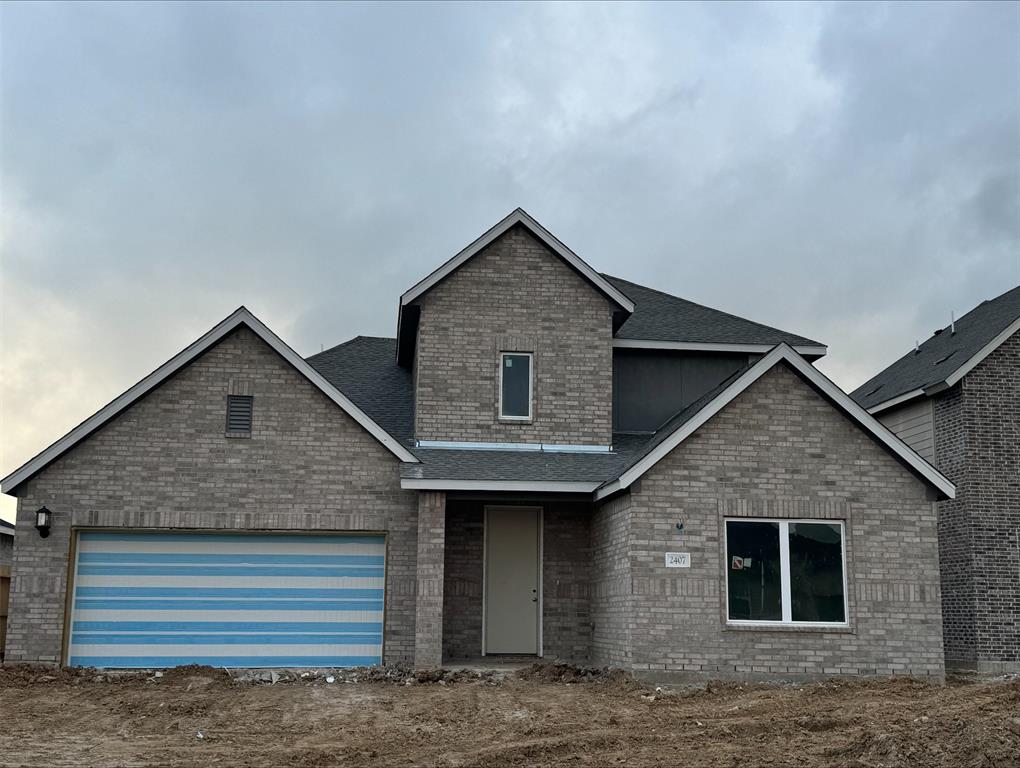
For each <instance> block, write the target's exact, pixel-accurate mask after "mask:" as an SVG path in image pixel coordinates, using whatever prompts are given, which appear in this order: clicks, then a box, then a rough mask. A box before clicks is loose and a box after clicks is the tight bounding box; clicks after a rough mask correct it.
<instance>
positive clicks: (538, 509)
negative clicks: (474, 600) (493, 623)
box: [482, 504, 545, 658]
mask: <svg viewBox="0 0 1020 768" xmlns="http://www.w3.org/2000/svg"><path fill="white" fill-rule="evenodd" d="M490 509H514V510H534V511H535V513H536V514H537V516H538V602H537V606H538V607H537V610H538V657H539V658H542V657H543V656H544V655H545V653H544V649H543V647H542V645H543V637H542V628H543V626H542V625H543V624H544V623H545V622H544V621H543V618H544V616H545V607H544V602H543V601H544V597H543V595H542V592H543V591H544V588H543V581H542V580H543V577H544V575H545V573H544V572H545V508H544V507H542V506H541V505H539V504H486V505H485V506H484V507H483V514H482V518H483V523H482V656H485V655H486V650H485V636H486V634H488V632H487V619H488V615H487V612H486V606H485V604H486V602H487V600H488V594H489V583H488V582H489V510H490Z"/></svg>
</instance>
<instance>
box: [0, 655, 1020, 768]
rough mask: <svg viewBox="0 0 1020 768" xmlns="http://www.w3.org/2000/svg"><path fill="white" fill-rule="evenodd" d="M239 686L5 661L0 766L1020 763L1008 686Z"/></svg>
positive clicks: (355, 675)
mask: <svg viewBox="0 0 1020 768" xmlns="http://www.w3.org/2000/svg"><path fill="white" fill-rule="evenodd" d="M262 674H266V675H267V676H268V680H267V681H265V683H264V684H262V683H263V680H262V677H261V675H262ZM273 674H275V675H276V676H277V678H276V683H275V684H273V681H272V676H273ZM240 675H241V673H239V672H235V673H233V674H232V675H231V676H230V677H228V676H227V674H226V673H225V672H224V671H223V670H220V669H213V668H209V667H187V668H179V669H176V670H167V671H166V672H165V673H164V674H163V675H162V676H161V677H158V678H157V677H156V676H155V674H152V673H136V674H128V675H122V674H115V675H108V674H105V673H97V672H96V671H95V670H55V669H52V668H49V667H27V666H12V667H4V668H0V712H3V713H4V727H3V728H2V729H0V764H3V765H24V766H43V765H45V766H52V767H53V768H61V767H63V766H66V767H68V768H70V766H82V765H87V766H90V768H121V767H122V766H125V765H134V766H141V765H160V766H167V767H168V768H169V767H171V766H175V767H180V768H183V767H184V766H188V767H191V766H204V765H209V766H213V765H243V766H247V768H277V766H295V767H297V766H308V767H309V768H311V767H313V766H316V767H317V766H335V765H358V766H366V767H370V766H378V767H379V768H385V767H386V766H395V765H448V766H476V765H485V766H491V767H492V768H520V766H522V765H536V766H577V765H585V766H591V767H592V768H617V767H618V766H620V765H628V766H674V765H683V766H684V768H714V767H715V766H719V765H726V766H739V767H740V768H766V767H768V768H773V767H774V766H777V765H781V766H787V765H790V766H793V765H796V766H799V767H800V768H830V767H839V768H863V766H874V767H875V768H877V767H878V766H885V768H895V767H897V766H902V767H903V768H907V767H908V766H922V765H923V766H926V768H979V767H980V768H984V767H985V766H987V767H988V768H1005V767H1006V766H1020V759H1018V756H1020V681H1015V680H1014V681H1012V682H998V683H994V684H973V683H971V684H964V685H947V686H941V685H935V684H927V683H923V682H918V681H914V680H906V679H885V680H832V681H828V682H823V683H819V684H814V685H781V684H769V685H739V684H730V683H726V684H715V683H713V684H712V685H711V686H703V687H701V688H698V689H684V690H683V691H682V692H680V693H667V694H663V695H660V694H659V692H657V691H655V690H653V689H650V688H646V687H643V686H640V684H639V683H635V682H634V681H633V680H631V679H630V678H629V677H628V676H627V675H626V674H624V673H622V672H620V671H618V670H607V669H600V668H594V667H592V668H586V667H573V666H570V665H566V664H537V665H534V666H531V667H528V668H526V669H523V670H521V671H520V672H519V673H516V674H515V673H510V672H503V673H491V672H479V671H477V670H470V669H467V670H458V671H443V672H440V671H435V672H431V671H426V672H422V671H419V672H414V671H412V670H411V669H409V668H407V667H401V666H392V667H373V668H362V669H351V670H307V671H305V672H294V671H289V670H275V671H270V670H258V671H256V672H254V673H253V674H251V675H250V677H251V679H250V680H249V681H248V682H242V681H240V680H239V679H238V678H239V677H240ZM329 678H332V679H333V682H332V683H329V682H327V681H328V679H329Z"/></svg>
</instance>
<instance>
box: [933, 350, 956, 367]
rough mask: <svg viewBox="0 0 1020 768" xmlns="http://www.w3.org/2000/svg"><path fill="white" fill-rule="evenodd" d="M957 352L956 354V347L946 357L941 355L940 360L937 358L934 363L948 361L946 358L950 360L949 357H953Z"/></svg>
mask: <svg viewBox="0 0 1020 768" xmlns="http://www.w3.org/2000/svg"><path fill="white" fill-rule="evenodd" d="M955 354H956V350H955V349H954V350H953V351H952V352H950V353H949V354H948V355H946V356H945V357H940V358H939V359H938V360H936V361H935V362H934V363H932V365H938V364H939V363H944V362H946V360H948V359H949V358H951V357H952V356H953V355H955Z"/></svg>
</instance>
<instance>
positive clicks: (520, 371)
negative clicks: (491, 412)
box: [499, 352, 531, 420]
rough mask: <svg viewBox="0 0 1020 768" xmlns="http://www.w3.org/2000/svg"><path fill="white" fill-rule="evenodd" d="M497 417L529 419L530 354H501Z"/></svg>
mask: <svg viewBox="0 0 1020 768" xmlns="http://www.w3.org/2000/svg"><path fill="white" fill-rule="evenodd" d="M499 358H500V360H499V417H500V418H501V419H520V420H528V419H530V418H531V353H530V352H503V353H501V354H500V356H499Z"/></svg>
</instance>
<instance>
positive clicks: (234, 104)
mask: <svg viewBox="0 0 1020 768" xmlns="http://www.w3.org/2000/svg"><path fill="white" fill-rule="evenodd" d="M1018 8H1020V6H1018V5H1017V4H1009V3H998V4H988V5H984V4H977V3H968V4H948V3H939V4H931V5H926V4H889V5H880V4H848V5H810V4H796V5H757V4H755V5H743V4H740V5H737V4H719V5H707V6H701V5H689V4H688V5H679V4H677V5H672V4H671V5H667V4H659V5H641V4H631V3H629V4H619V5H591V4H583V5H581V4H577V5H570V4H564V5H537V4H528V5H511V4H499V5H497V4H485V5H482V4H479V5H461V4H457V5H452V4H451V5H426V4H386V5H377V6H376V5H361V4H344V5H325V4H286V5H275V4H269V3H264V4H250V5H234V4H229V5H216V4H188V3H183V4H164V5H154V4H145V5H141V4H139V5H127V4H115V5H93V4H68V5H61V4H52V5H51V4H46V5H44V4H13V3H8V4H5V5H3V6H2V8H0V14H2V18H0V22H2V23H0V48H2V52H0V57H2V58H0V65H2V70H0V73H2V74H0V76H2V94H3V96H2V102H0V128H2V134H0V172H2V177H0V194H2V209H3V213H2V216H3V220H2V225H3V240H2V258H3V262H2V279H3V284H2V290H3V295H2V303H3V307H2V310H0V311H2V321H3V325H2V329H0V343H2V345H3V357H4V361H5V362H4V366H3V382H2V384H0V398H2V400H0V407H2V411H0V418H2V424H0V431H2V435H3V438H2V444H0V472H2V473H6V472H8V471H10V470H11V469H13V468H14V467H16V466H17V465H18V464H20V463H21V462H22V461H24V460H25V459H27V458H28V457H29V456H30V455H31V454H32V453H34V452H35V451H37V450H39V449H41V448H42V447H44V446H45V445H46V444H48V443H49V442H50V441H52V440H53V439H55V438H56V437H58V436H59V435H60V434H62V433H63V432H64V431H66V429H67V428H69V427H70V426H72V425H73V424H75V423H77V422H78V421H80V420H81V419H82V418H84V417H86V416H87V415H88V414H90V413H91V412H93V411H94V410H96V409H97V408H98V407H100V406H101V405H102V404H103V403H105V402H106V401H108V400H109V399H111V398H112V397H113V396H115V395H116V394H118V393H119V392H120V391H121V390H123V389H125V388H126V387H127V386H128V385H130V384H131V383H133V382H134V381H136V380H137V379H138V378H140V377H141V376H142V375H144V374H145V373H147V372H148V371H149V370H151V369H153V368H154V367H156V366H157V365H158V364H159V363H160V362H162V361H163V360H164V359H166V358H167V357H169V356H170V355H171V354H173V353H174V352H176V351H177V350H178V349H180V348H181V347H183V346H184V345H186V344H187V343H188V342H189V341H190V340H192V339H193V338H194V337H196V336H197V335H199V334H200V333H202V332H203V331H204V330H206V329H207V328H208V327H210V326H211V325H213V324H214V323H215V322H216V321H218V320H219V319H221V318H222V317H223V316H225V315H226V314H227V313H228V312H230V311H231V310H232V309H233V308H235V307H236V306H237V305H239V304H242V303H243V304H246V305H248V306H249V307H250V308H252V309H253V310H254V311H255V312H256V313H257V314H259V315H260V316H261V317H262V318H263V319H264V320H265V321H266V322H268V323H269V324H270V326H272V327H273V328H274V329H276V330H277V331H278V332H279V333H280V334H281V335H282V336H283V337H284V338H285V339H287V340H288V341H289V342H290V343H291V344H292V345H293V346H295V347H296V348H297V349H298V350H299V351H300V352H303V353H305V354H308V353H311V352H313V351H316V350H318V348H319V346H320V344H326V345H329V344H333V343H336V342H338V341H341V340H343V339H346V338H348V337H350V336H353V335H355V334H358V333H369V334H380V335H381V334H392V333H393V331H394V325H395V310H396V297H397V295H398V294H399V293H400V292H401V291H402V290H404V289H406V288H407V287H408V286H409V285H410V284H412V283H413V282H414V281H415V280H417V279H418V277H420V276H421V275H423V274H424V273H426V272H428V271H429V270H430V269H431V268H433V267H434V266H435V265H436V264H437V263H439V262H441V261H442V260H444V259H446V258H447V257H448V256H449V255H451V254H452V253H453V252H455V251H456V250H458V249H459V248H460V247H462V246H463V245H464V244H465V243H467V242H468V241H470V240H471V239H473V237H475V236H476V235H477V234H479V233H480V232H481V231H483V230H484V229H486V228H487V227H488V226H489V225H490V224H492V223H493V222H494V221H496V220H497V219H499V218H500V217H501V216H503V215H504V214H505V213H507V212H508V211H509V210H510V209H512V208H513V207H515V206H517V205H522V206H524V207H525V208H527V209H528V210H529V211H530V212H531V213H532V214H533V215H535V216H536V217H538V218H539V219H540V220H541V221H542V222H543V223H545V224H546V225H547V226H548V227H549V228H551V229H552V230H553V231H554V232H556V233H557V234H558V235H560V236H561V238H562V239H563V240H565V241H566V242H567V243H568V244H569V245H571V246H572V247H573V248H574V249H575V250H576V251H578V252H579V253H580V254H581V255H582V256H583V257H585V258H586V259H588V260H589V261H590V262H591V263H592V264H594V265H595V266H596V267H598V268H600V269H603V270H606V271H609V272H613V273H616V274H620V275H622V276H625V277H628V278H631V279H633V280H636V281H638V282H642V281H647V282H650V283H651V284H654V285H656V286H660V287H662V288H663V289H666V290H670V291H672V292H676V293H678V294H680V295H683V296H686V297H688V298H691V299H694V300H696V301H701V302H703V303H706V304H709V305H712V306H717V307H719V308H722V309H726V310H729V311H733V312H736V313H738V314H742V315H745V316H748V317H751V318H754V319H757V320H760V321H762V322H767V323H770V324H773V325H777V326H779V327H782V328H786V329H789V330H792V331H795V332H798V333H802V334H804V335H807V336H811V337H813V338H817V339H819V340H821V341H824V342H827V343H828V344H830V348H831V353H830V356H829V358H827V359H826V360H825V361H823V363H822V365H821V367H822V368H823V370H825V371H826V372H827V373H828V374H829V375H831V376H833V377H834V378H835V379H836V380H837V382H838V383H840V384H841V385H842V386H844V387H845V388H851V387H853V386H855V385H857V384H858V383H860V382H861V381H863V380H864V379H865V378H867V377H868V376H869V375H871V374H872V373H874V372H875V371H876V370H878V369H879V368H881V367H882V366H884V365H885V364H887V363H889V362H891V361H892V360H893V359H895V358H896V357H898V356H899V354H901V353H902V352H903V351H905V350H906V349H907V348H909V347H910V345H911V344H912V341H913V339H914V338H923V337H924V336H926V335H927V334H929V333H930V332H931V330H933V329H934V328H935V327H937V326H940V325H943V324H945V323H946V322H947V321H948V317H949V312H950V311H951V310H955V311H956V313H957V316H959V315H960V314H961V313H962V312H963V311H966V310H967V309H969V308H970V307H971V306H973V305H975V304H976V303H978V302H979V301H980V300H982V299H985V298H989V297H991V296H993V295H996V294H998V293H1001V292H1002V291H1004V290H1006V289H1007V288H1008V287H1010V286H1012V285H1014V284H1016V283H1017V282H1018V280H1020V261H1018V253H1020V192H1018V190H1020V104H1018V94H1020V53H1018V51H1020V18H1018V15H1020V14H1018Z"/></svg>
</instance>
